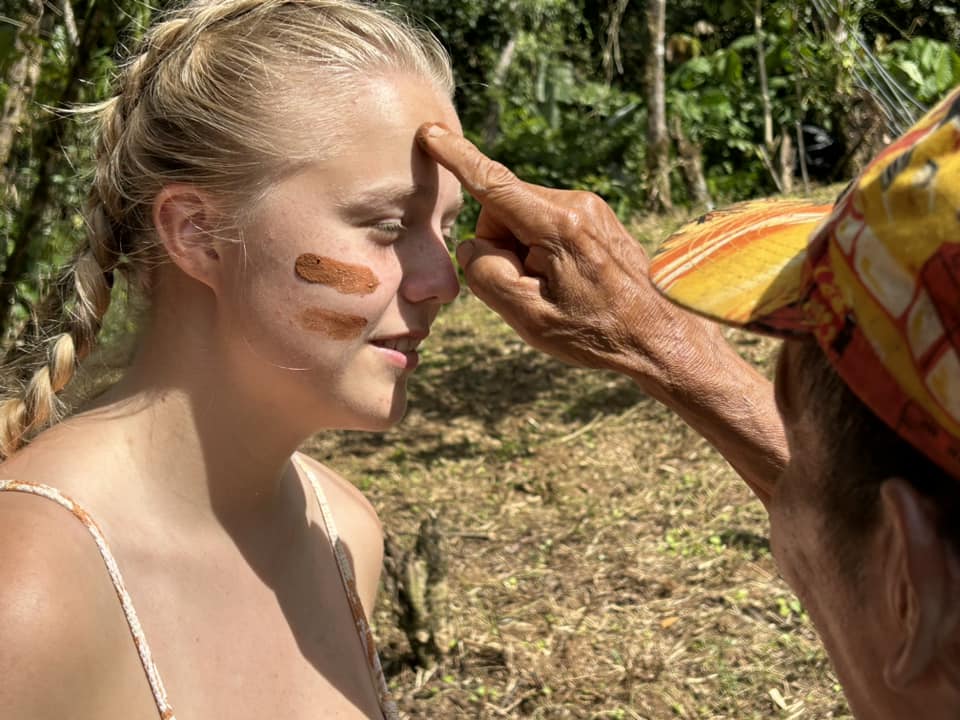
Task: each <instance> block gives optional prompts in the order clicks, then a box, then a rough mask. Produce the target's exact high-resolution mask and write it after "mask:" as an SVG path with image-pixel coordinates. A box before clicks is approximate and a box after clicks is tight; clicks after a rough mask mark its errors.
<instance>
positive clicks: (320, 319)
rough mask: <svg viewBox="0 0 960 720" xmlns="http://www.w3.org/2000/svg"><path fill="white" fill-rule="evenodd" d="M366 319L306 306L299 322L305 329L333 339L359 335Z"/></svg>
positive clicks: (346, 338) (365, 323)
mask: <svg viewBox="0 0 960 720" xmlns="http://www.w3.org/2000/svg"><path fill="white" fill-rule="evenodd" d="M367 322H368V321H367V319H366V318H365V317H360V316H359V315H348V314H346V313H339V312H335V311H333V310H324V309H323V308H316V307H314V308H307V309H306V310H304V311H303V312H302V313H301V314H300V324H301V325H303V327H304V328H305V329H306V330H310V331H312V332H318V333H322V334H324V335H326V336H327V337H329V338H331V339H333V340H352V339H353V338H356V337H360V333H362V332H363V329H364V328H365V327H366V326H367Z"/></svg>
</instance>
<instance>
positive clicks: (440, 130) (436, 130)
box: [427, 123, 450, 137]
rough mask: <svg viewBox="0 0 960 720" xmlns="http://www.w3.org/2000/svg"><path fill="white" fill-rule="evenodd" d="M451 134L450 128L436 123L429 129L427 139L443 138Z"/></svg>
mask: <svg viewBox="0 0 960 720" xmlns="http://www.w3.org/2000/svg"><path fill="white" fill-rule="evenodd" d="M449 134H450V128H448V127H447V126H446V125H444V124H443V123H434V124H433V125H431V126H430V127H428V128H427V137H443V136H444V135H449Z"/></svg>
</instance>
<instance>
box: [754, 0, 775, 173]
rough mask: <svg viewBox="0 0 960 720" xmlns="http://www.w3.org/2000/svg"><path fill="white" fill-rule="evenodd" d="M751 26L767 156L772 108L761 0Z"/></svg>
mask: <svg viewBox="0 0 960 720" xmlns="http://www.w3.org/2000/svg"><path fill="white" fill-rule="evenodd" d="M753 28H754V31H755V32H756V35H757V69H758V70H759V72H760V102H761V103H762V105H763V144H764V147H765V148H766V150H767V156H768V157H769V156H771V155H772V154H773V110H772V109H771V107H770V85H769V83H768V81H767V50H766V47H765V45H764V42H763V0H756V4H755V5H754V8H753Z"/></svg>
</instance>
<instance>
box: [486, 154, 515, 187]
mask: <svg viewBox="0 0 960 720" xmlns="http://www.w3.org/2000/svg"><path fill="white" fill-rule="evenodd" d="M481 177H482V178H483V182H484V186H485V187H486V189H487V191H489V192H497V191H502V190H504V189H506V188H509V187H511V186H512V185H513V184H514V183H515V181H516V176H514V174H513V173H512V172H510V170H509V169H508V168H507V166H506V165H503V164H502V163H499V162H497V161H495V160H489V161H487V162H486V163H485V164H484V168H483V172H482V174H481Z"/></svg>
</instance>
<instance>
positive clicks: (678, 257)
mask: <svg viewBox="0 0 960 720" xmlns="http://www.w3.org/2000/svg"><path fill="white" fill-rule="evenodd" d="M650 275H651V278H652V279H653V282H654V283H655V284H656V285H657V286H658V287H659V288H660V290H661V291H662V292H664V293H665V294H666V295H667V296H668V297H670V298H671V299H673V300H674V301H676V302H677V303H679V304H681V305H684V306H686V307H688V308H690V309H692V310H694V311H696V312H699V313H701V314H704V315H706V316H708V317H712V318H714V319H717V320H720V321H722V322H726V323H728V324H733V325H739V326H743V327H746V328H748V329H752V330H756V331H758V332H763V333H767V334H772V335H776V336H779V337H792V336H796V335H798V334H808V333H812V334H813V335H814V336H815V337H816V339H817V341H818V343H819V344H820V346H821V347H822V348H823V350H824V352H825V353H826V355H827V357H828V358H829V359H830V361H831V363H832V364H833V366H834V367H835V368H836V370H837V372H838V373H839V375H840V376H841V378H843V380H844V382H846V383H847V385H848V386H849V387H850V389H851V390H853V392H854V393H856V394H857V396H858V397H860V399H861V400H863V402H864V403H866V404H867V406H868V407H870V409H871V410H873V412H874V413H876V414H877V416H878V417H880V418H881V419H883V420H884V421H885V422H887V423H888V424H889V425H890V426H891V427H893V428H894V429H895V430H896V431H897V432H898V433H899V434H900V435H901V436H902V437H904V438H905V439H907V440H908V441H909V442H911V443H912V444H913V445H914V446H916V447H917V448H918V449H920V450H921V451H922V452H924V453H925V454H926V455H927V456H928V457H930V458H931V459H932V460H933V461H934V462H936V463H937V464H939V465H940V466H941V467H943V468H944V469H945V470H947V471H948V472H950V473H951V474H953V475H954V476H956V477H958V478H960V88H957V89H955V90H954V91H953V92H952V93H951V94H950V95H949V96H948V97H947V99H946V100H944V101H943V102H941V103H940V104H939V105H938V106H937V107H936V108H935V109H934V110H932V111H931V112H930V113H928V114H927V115H926V117H924V118H923V119H922V120H921V121H920V122H918V123H917V124H916V125H914V126H913V127H912V128H911V129H910V130H909V131H907V133H906V134H905V135H903V136H902V137H901V138H899V139H898V140H897V141H895V142H894V143H892V144H891V145H890V146H888V147H887V148H885V149H884V150H883V151H882V152H881V153H880V155H879V156H877V157H876V158H875V159H874V160H873V162H872V163H871V164H870V165H869V167H867V169H866V170H865V171H864V172H863V173H862V174H861V175H860V177H859V178H858V179H857V180H856V181H854V183H852V184H851V186H850V187H849V188H848V190H847V191H846V192H845V193H844V195H843V196H842V197H841V198H840V200H839V201H838V202H837V204H836V205H834V206H832V207H831V206H829V205H826V206H824V205H814V204H811V203H807V202H804V201H789V200H779V201H778V200H765V201H753V202H747V203H741V204H740V205H735V206H733V207H732V208H730V209H728V210H725V211H720V212H713V213H709V214H707V215H705V216H703V217H702V218H700V219H698V220H697V221H695V222H693V223H691V224H689V225H687V226H685V227H684V228H682V229H680V230H679V231H678V232H677V233H675V234H674V235H672V236H671V237H670V238H669V239H668V240H667V241H666V243H664V245H663V246H662V247H661V248H660V250H659V251H658V253H657V254H656V256H655V257H654V259H653V260H652V262H651V267H650Z"/></svg>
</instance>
